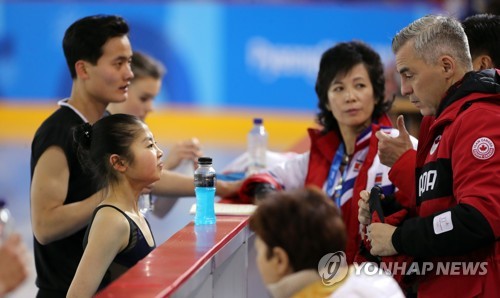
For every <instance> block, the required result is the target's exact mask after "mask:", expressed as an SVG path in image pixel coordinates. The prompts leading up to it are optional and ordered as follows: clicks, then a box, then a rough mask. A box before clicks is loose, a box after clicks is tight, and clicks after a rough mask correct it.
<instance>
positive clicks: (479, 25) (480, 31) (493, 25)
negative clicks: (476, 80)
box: [462, 14, 500, 71]
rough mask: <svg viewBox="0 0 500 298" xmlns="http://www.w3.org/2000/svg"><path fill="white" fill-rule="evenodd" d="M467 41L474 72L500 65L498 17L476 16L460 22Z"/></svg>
mask: <svg viewBox="0 0 500 298" xmlns="http://www.w3.org/2000/svg"><path fill="white" fill-rule="evenodd" d="M462 26H463V27H464V31H465V34H466V35H467V39H468V41H469V49H470V54H471V57H472V68H473V69H474V70H476V71H479V70H483V69H488V68H494V67H498V65H500V16H499V15H492V14H478V15H473V16H470V17H468V18H466V19H465V20H464V21H463V22H462Z"/></svg>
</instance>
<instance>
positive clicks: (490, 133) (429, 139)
mask: <svg viewBox="0 0 500 298" xmlns="http://www.w3.org/2000/svg"><path fill="white" fill-rule="evenodd" d="M497 72H498V70H497ZM478 99H479V101H477V100H478ZM499 100H500V95H499V94H478V93H473V94H470V95H469V96H467V97H465V98H462V99H460V100H458V101H456V102H454V103H453V104H451V105H450V106H448V107H447V108H446V109H445V110H444V111H443V113H442V114H441V115H439V117H438V118H437V119H435V118H434V117H431V116H427V117H424V118H423V121H422V125H421V130H420V135H419V136H420V140H419V145H418V151H417V155H416V162H414V163H413V167H412V163H411V162H409V161H408V159H406V160H401V161H400V160H398V162H396V164H394V166H393V168H392V170H391V172H394V173H399V174H397V175H402V173H404V172H405V171H406V172H408V171H409V169H414V168H415V167H416V168H422V167H423V166H424V165H425V164H427V163H430V162H434V161H436V160H437V159H448V160H451V163H452V165H451V168H452V171H453V195H451V196H446V197H441V198H435V199H432V200H425V201H423V202H422V204H421V205H420V206H418V214H419V216H421V217H426V216H433V214H435V213H437V212H440V211H442V210H446V209H448V208H450V207H453V206H455V205H456V204H459V203H465V204H469V205H471V206H473V207H474V208H476V209H477V210H479V211H480V212H481V213H482V215H483V216H484V217H485V218H486V220H487V221H488V222H489V223H490V226H491V228H492V229H493V232H494V235H495V237H496V239H499V237H500V216H499V214H500V200H499V199H498V189H499V187H500V184H499V182H498V181H499V179H498V175H497V174H496V172H497V171H495V170H493V168H496V169H498V167H499V166H500V142H499V140H500V132H499V131H498V121H499V120H500V117H499V112H498V111H499V110H500V109H499V107H498V105H499V103H498V102H499ZM474 101H475V102H474ZM468 102H474V104H472V105H471V106H470V107H469V108H468V109H465V111H464V109H463V107H464V105H465V104H466V103H468ZM476 119H482V121H477V120H476ZM439 135H441V139H440V141H439V145H438V146H437V148H434V150H433V152H432V153H430V152H431V148H432V147H433V144H434V143H435V140H436V138H437V136H439ZM480 137H488V138H489V139H490V140H492V141H493V142H494V145H495V148H496V152H494V155H493V156H492V157H491V158H489V159H488V160H487V161H484V160H479V159H477V158H475V157H474V156H473V154H472V146H473V144H474V142H475V141H476V140H477V139H478V138H480ZM495 177H496V178H495ZM416 182H417V184H416V185H418V181H417V180H416ZM413 193H414V194H415V191H413ZM415 195H416V194H415ZM431 261H433V262H487V273H486V274H485V275H435V274H434V273H430V274H427V275H426V276H423V277H422V278H421V280H420V281H419V288H418V295H419V297H445V296H446V297H477V296H480V297H499V296H498V295H499V288H498V282H499V281H500V242H499V241H498V240H497V241H496V242H495V243H493V244H492V245H489V246H487V247H484V248H482V249H478V250H476V251H474V252H472V253H470V254H468V255H462V256H449V257H436V258H432V260H431ZM435 267H436V266H434V268H435Z"/></svg>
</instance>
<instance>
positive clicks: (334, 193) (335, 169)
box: [326, 143, 347, 208]
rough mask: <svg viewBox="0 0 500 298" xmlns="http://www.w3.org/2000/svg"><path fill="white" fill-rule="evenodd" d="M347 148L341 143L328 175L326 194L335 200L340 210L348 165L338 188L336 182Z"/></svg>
mask: <svg viewBox="0 0 500 298" xmlns="http://www.w3.org/2000/svg"><path fill="white" fill-rule="evenodd" d="M344 153H345V148H344V144H343V143H341V144H340V145H339V148H338V149H337V152H335V156H334V158H333V162H332V165H331V166H330V172H329V174H328V180H327V184H326V193H327V194H328V196H330V197H331V198H334V199H335V203H336V204H337V206H338V207H339V208H340V197H341V194H342V193H341V192H342V183H344V181H345V178H346V176H347V165H345V168H344V173H343V174H342V176H341V177H340V180H339V183H338V185H337V186H334V184H335V180H336V178H337V173H339V170H340V165H341V164H342V160H343V159H344V155H345V154H344Z"/></svg>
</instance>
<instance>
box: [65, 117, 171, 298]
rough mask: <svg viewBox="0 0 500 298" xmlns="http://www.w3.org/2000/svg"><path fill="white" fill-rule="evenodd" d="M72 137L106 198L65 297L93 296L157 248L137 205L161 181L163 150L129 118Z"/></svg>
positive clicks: (96, 213)
mask: <svg viewBox="0 0 500 298" xmlns="http://www.w3.org/2000/svg"><path fill="white" fill-rule="evenodd" d="M74 138H75V143H76V145H77V148H78V149H77V151H78V154H79V158H80V160H81V163H82V164H83V165H87V167H88V169H91V170H92V173H93V174H94V175H95V178H96V181H101V182H102V185H101V186H102V187H103V189H104V190H105V193H106V196H105V198H104V200H103V201H102V202H101V204H99V206H98V207H97V208H96V209H95V211H94V213H93V216H92V220H91V222H90V224H89V225H88V227H87V231H86V233H85V238H84V242H83V243H84V247H85V251H84V253H83V256H82V259H81V261H80V264H79V265H78V269H77V270H76V274H75V277H74V279H73V281H72V282H71V286H70V288H69V291H68V296H67V297H91V296H92V295H94V294H95V292H96V291H97V290H98V289H102V288H104V287H105V286H106V285H108V284H109V283H110V282H112V281H113V280H115V279H116V278H118V277H119V276H120V275H121V274H123V273H124V272H125V271H126V270H127V269H128V268H130V267H132V266H133V265H135V264H136V263H137V262H138V261H139V260H141V259H142V258H144V257H145V256H146V255H147V254H148V253H149V252H151V251H152V250H153V249H154V248H155V247H156V244H155V241H154V237H153V234H152V232H151V229H150V227H149V224H148V222H147V220H146V218H145V217H144V216H143V214H142V213H141V212H140V211H139V206H138V201H139V196H140V194H141V193H142V190H143V189H144V188H145V187H146V186H148V185H150V184H152V183H154V182H156V181H158V180H159V179H160V176H161V171H162V168H163V162H162V160H161V158H162V156H163V151H162V150H161V149H160V148H159V147H158V145H157V144H156V141H155V139H154V137H153V134H152V133H151V131H150V130H149V128H148V127H147V125H146V124H144V123H143V122H142V121H141V120H140V119H138V118H136V117H135V116H132V115H128V114H113V115H110V116H108V117H105V118H102V119H101V120H99V121H97V122H96V123H95V124H94V125H92V126H91V125H90V124H88V123H87V124H83V125H81V126H79V127H77V128H76V129H75V133H74Z"/></svg>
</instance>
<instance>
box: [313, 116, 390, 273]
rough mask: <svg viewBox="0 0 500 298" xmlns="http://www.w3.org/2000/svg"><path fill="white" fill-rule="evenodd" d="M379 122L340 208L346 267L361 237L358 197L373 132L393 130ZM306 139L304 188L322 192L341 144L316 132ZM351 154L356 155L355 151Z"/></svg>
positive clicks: (374, 146) (373, 151) (374, 144)
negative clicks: (308, 143)
mask: <svg viewBox="0 0 500 298" xmlns="http://www.w3.org/2000/svg"><path fill="white" fill-rule="evenodd" d="M378 122H379V124H372V137H371V138H370V140H369V141H370V144H369V150H368V154H367V156H366V158H365V161H364V163H363V164H362V165H361V168H360V170H359V174H358V177H357V178H356V181H355V183H354V187H353V196H352V198H351V199H350V200H349V201H347V202H346V203H345V204H344V205H342V207H341V210H342V218H343V220H344V223H345V225H346V229H347V244H346V251H345V253H346V259H347V263H348V264H352V263H353V262H354V259H355V256H356V254H357V253H358V251H359V246H360V242H361V237H360V236H359V221H358V200H359V199H360V196H359V193H360V192H361V191H362V190H364V189H366V185H367V179H368V170H369V169H370V167H371V166H372V164H373V160H374V158H375V156H376V155H377V150H378V139H377V138H376V137H375V132H377V131H378V130H380V126H386V127H392V123H391V121H390V119H389V117H387V115H383V116H382V117H381V118H380V119H379V121H378ZM309 137H310V138H311V150H310V157H309V169H308V172H307V177H306V185H307V184H313V185H316V186H318V187H320V188H322V187H323V184H324V183H325V181H326V179H327V177H328V174H329V171H330V167H331V164H332V162H333V157H334V155H335V152H336V150H337V148H338V146H339V144H340V139H339V136H337V135H336V133H335V132H333V131H331V132H329V133H327V134H326V135H323V134H322V133H321V132H320V131H318V130H315V129H309ZM354 150H355V151H356V148H355V149H354Z"/></svg>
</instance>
